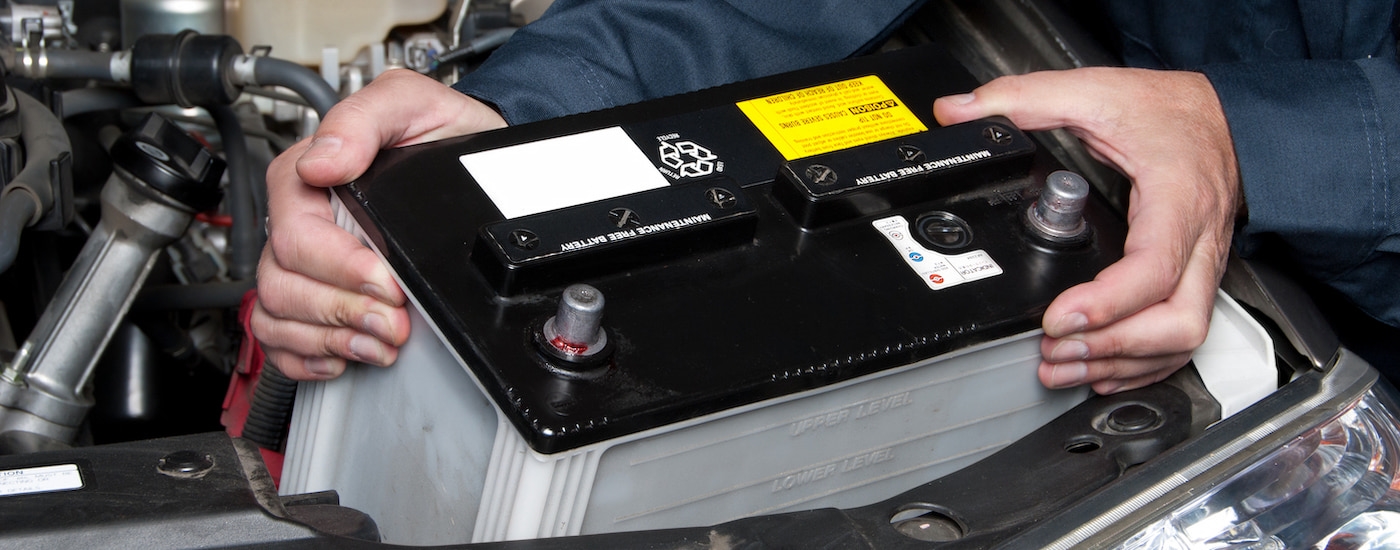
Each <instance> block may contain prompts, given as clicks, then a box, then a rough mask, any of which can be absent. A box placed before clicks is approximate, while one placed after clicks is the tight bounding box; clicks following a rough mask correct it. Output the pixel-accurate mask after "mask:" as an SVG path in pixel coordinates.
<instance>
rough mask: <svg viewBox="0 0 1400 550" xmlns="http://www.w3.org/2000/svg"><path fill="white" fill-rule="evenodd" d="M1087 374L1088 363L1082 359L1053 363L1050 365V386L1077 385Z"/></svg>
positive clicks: (1064, 386) (1066, 386) (1065, 386)
mask: <svg viewBox="0 0 1400 550" xmlns="http://www.w3.org/2000/svg"><path fill="white" fill-rule="evenodd" d="M1087 376H1089V365H1086V364H1084V363H1083V362H1082V361H1074V362H1070V363H1055V364H1052V365H1050V387H1052V388H1068V387H1070V386H1078V385H1079V384H1081V383H1083V382H1084V378H1085V377H1087Z"/></svg>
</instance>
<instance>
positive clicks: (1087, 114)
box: [933, 68, 1124, 130]
mask: <svg viewBox="0 0 1400 550" xmlns="http://www.w3.org/2000/svg"><path fill="white" fill-rule="evenodd" d="M1100 71H1101V69H1098V68H1087V69H1078V70H1075V71H1044V72H1036V73H1029V74H1023V75H1013V76H1003V77H1000V78H997V79H995V80H992V81H991V82H988V83H986V84H984V85H982V86H981V87H978V88H977V89H976V90H973V91H972V92H970V93H966V94H960V95H953V96H947V97H941V98H938V99H936V100H934V102H933V114H934V117H935V118H937V119H938V122H939V124H943V125H945V126H947V125H949V124H957V123H960V122H967V121H969V120H976V119H979V118H984V117H989V116H992V115H1001V116H1005V117H1007V118H1009V119H1011V121H1012V122H1014V123H1015V124H1016V126H1018V127H1020V128H1021V129H1023V130H1046V129H1051V128H1066V127H1071V128H1072V127H1077V126H1079V125H1081V124H1083V123H1085V122H1092V121H1097V120H1100V119H1102V118H1103V117H1104V116H1105V114H1107V113H1106V112H1105V111H1104V110H1103V104H1102V103H1101V102H1098V101H1085V99H1086V98H1093V97H1099V96H1100V95H1101V94H1105V93H1106V94H1110V95H1113V94H1122V93H1124V90H1123V88H1122V87H1121V86H1115V87H1114V88H1112V89H1105V90H1100V89H1099V87H1100V86H1108V85H1112V84H1113V83H1114V82H1116V81H1117V80H1118V79H1115V78H1113V74H1112V73H1107V74H1104V73H1101V72H1100Z"/></svg>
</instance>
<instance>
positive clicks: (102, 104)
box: [58, 88, 145, 118]
mask: <svg viewBox="0 0 1400 550" xmlns="http://www.w3.org/2000/svg"><path fill="white" fill-rule="evenodd" d="M58 96H59V102H60V105H61V106H62V108H63V112H62V115H63V118H69V117H74V116H78V115H81V114H83V113H93V112H98V111H113V110H117V109H126V108H130V107H141V106H144V105H145V102H142V101H141V98H138V97H136V94H134V93H132V92H131V90H127V89H121V88H77V89H73V90H65V91H63V92H59V94H58Z"/></svg>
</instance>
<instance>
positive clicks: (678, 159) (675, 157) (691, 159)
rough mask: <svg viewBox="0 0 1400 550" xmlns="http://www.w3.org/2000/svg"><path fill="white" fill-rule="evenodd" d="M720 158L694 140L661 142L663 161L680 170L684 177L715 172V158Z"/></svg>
mask: <svg viewBox="0 0 1400 550" xmlns="http://www.w3.org/2000/svg"><path fill="white" fill-rule="evenodd" d="M718 158H719V157H717V156H715V154H714V153H712V152H710V150H709V149H706V148H704V147H701V146H700V145H699V144H697V143H695V142H693V141H689V140H686V141H677V142H676V143H675V144H672V143H670V142H666V141H663V142H661V162H662V163H663V164H665V165H666V166H669V167H671V169H672V170H675V171H677V172H679V173H680V176H681V177H683V178H685V177H691V178H693V177H697V176H705V175H709V174H711V173H714V171H715V159H718Z"/></svg>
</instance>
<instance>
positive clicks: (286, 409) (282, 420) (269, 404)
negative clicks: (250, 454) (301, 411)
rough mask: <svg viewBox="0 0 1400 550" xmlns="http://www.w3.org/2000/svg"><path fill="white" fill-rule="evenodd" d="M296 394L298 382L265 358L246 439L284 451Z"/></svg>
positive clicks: (268, 447) (245, 425) (249, 410)
mask: <svg viewBox="0 0 1400 550" xmlns="http://www.w3.org/2000/svg"><path fill="white" fill-rule="evenodd" d="M296 396H297V381H296V380H292V379H290V378H287V376H286V375H284V374H282V371H279V370H277V367H274V366H272V363H268V362H266V361H264V362H263V368H262V372H261V373H260V374H259V375H258V384H257V386H255V387H254V388H253V398H252V403H251V404H250V405H249V407H248V418H247V419H246V420H244V423H243V439H247V440H248V441H252V442H253V443H254V444H256V445H257V446H259V447H262V448H264V449H270V450H274V451H280V450H281V446H282V438H283V437H285V436H286V434H287V426H288V425H289V424H290V422H291V420H292V405H293V404H294V403H295V402H296Z"/></svg>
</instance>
